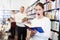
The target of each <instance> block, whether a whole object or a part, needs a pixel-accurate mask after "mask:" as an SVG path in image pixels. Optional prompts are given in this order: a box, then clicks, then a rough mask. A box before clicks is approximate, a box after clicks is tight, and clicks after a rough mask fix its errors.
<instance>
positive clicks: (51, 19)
mask: <svg viewBox="0 0 60 40" xmlns="http://www.w3.org/2000/svg"><path fill="white" fill-rule="evenodd" d="M50 21H57V22H59V20H55V19H50Z"/></svg>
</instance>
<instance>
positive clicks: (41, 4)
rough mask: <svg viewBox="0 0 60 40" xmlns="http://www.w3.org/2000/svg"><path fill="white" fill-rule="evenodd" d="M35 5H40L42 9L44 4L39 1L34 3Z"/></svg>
mask: <svg viewBox="0 0 60 40" xmlns="http://www.w3.org/2000/svg"><path fill="white" fill-rule="evenodd" d="M37 5H39V6H41V7H42V9H44V4H43V3H41V2H39V3H37V4H36V6H37Z"/></svg>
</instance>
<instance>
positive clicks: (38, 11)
mask: <svg viewBox="0 0 60 40" xmlns="http://www.w3.org/2000/svg"><path fill="white" fill-rule="evenodd" d="M35 9H36V14H37V15H38V16H42V15H43V11H44V9H43V8H42V7H41V6H39V5H37V6H36V7H35Z"/></svg>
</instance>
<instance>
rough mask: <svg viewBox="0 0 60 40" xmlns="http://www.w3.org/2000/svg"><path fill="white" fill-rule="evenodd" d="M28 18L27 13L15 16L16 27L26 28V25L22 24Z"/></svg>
mask: <svg viewBox="0 0 60 40" xmlns="http://www.w3.org/2000/svg"><path fill="white" fill-rule="evenodd" d="M25 17H26V14H25V13H20V12H19V13H17V14H16V15H15V21H16V25H17V26H20V27H25V25H24V24H23V23H22V19H23V18H25Z"/></svg>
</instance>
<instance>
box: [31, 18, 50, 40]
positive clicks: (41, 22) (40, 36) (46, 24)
mask: <svg viewBox="0 0 60 40" xmlns="http://www.w3.org/2000/svg"><path fill="white" fill-rule="evenodd" d="M31 24H32V26H30V27H42V29H43V30H44V33H39V32H37V33H36V34H35V35H34V36H33V37H32V38H31V39H30V40H48V38H49V37H50V32H51V31H50V30H51V22H50V20H49V19H48V18H47V17H44V18H42V19H38V18H35V19H33V20H32V21H31Z"/></svg>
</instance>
